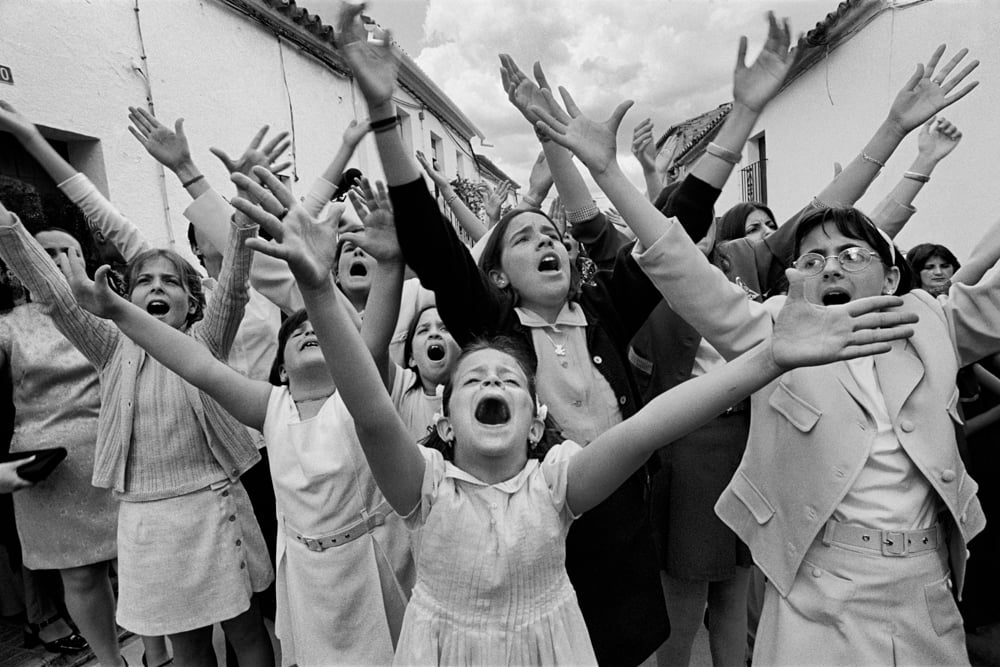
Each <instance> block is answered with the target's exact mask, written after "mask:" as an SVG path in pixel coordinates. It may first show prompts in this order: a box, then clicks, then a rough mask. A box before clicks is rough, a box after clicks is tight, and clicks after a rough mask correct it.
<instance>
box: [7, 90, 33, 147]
mask: <svg viewBox="0 0 1000 667" xmlns="http://www.w3.org/2000/svg"><path fill="white" fill-rule="evenodd" d="M0 130H3V131H4V132H10V133H11V134H13V135H14V136H15V137H17V139H18V141H23V140H24V139H25V138H26V137H28V136H31V135H32V134H34V133H36V132H38V128H36V127H35V124H34V123H32V122H31V121H30V120H28V119H27V118H26V117H25V116H24V115H23V114H22V113H21V112H19V111H18V110H17V109H15V108H14V106H13V105H12V104H10V103H9V102H5V101H4V100H0Z"/></svg>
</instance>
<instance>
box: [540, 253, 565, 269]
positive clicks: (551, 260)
mask: <svg viewBox="0 0 1000 667" xmlns="http://www.w3.org/2000/svg"><path fill="white" fill-rule="evenodd" d="M559 268H560V267H559V257H558V256H556V255H545V256H544V257H542V260H541V261H540V262H538V270H539V271H558V270H559Z"/></svg>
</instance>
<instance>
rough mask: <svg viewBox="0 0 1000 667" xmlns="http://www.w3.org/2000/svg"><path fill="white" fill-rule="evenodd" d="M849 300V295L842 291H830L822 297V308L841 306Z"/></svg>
mask: <svg viewBox="0 0 1000 667" xmlns="http://www.w3.org/2000/svg"><path fill="white" fill-rule="evenodd" d="M850 300H851V295H850V294H848V293H847V292H846V291H844V290H842V289H832V290H830V291H829V292H826V293H825V294H824V295H823V305H824V306H842V305H844V304H845V303H847V302H848V301H850Z"/></svg>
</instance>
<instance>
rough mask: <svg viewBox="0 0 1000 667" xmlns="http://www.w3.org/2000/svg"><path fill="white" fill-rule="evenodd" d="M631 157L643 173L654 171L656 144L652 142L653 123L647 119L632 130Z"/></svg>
mask: <svg viewBox="0 0 1000 667" xmlns="http://www.w3.org/2000/svg"><path fill="white" fill-rule="evenodd" d="M632 155H634V156H635V159H636V160H638V161H639V164H640V166H642V170H643V171H645V172H651V171H656V143H655V142H654V141H653V121H652V120H651V119H649V118H647V119H646V120H644V121H642V122H641V123H639V124H638V125H636V126H635V129H634V130H632Z"/></svg>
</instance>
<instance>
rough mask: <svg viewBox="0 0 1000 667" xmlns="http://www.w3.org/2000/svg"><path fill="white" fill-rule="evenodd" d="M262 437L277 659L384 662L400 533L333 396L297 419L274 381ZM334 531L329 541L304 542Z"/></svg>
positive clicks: (408, 582) (391, 632)
mask: <svg viewBox="0 0 1000 667" xmlns="http://www.w3.org/2000/svg"><path fill="white" fill-rule="evenodd" d="M264 440H265V442H266V444H267V449H268V454H269V458H270V462H271V478H272V480H273V482H274V495H275V498H276V500H277V509H278V542H277V568H276V569H277V573H276V582H277V586H276V594H277V617H276V619H275V631H276V633H277V635H278V637H279V638H280V639H281V652H282V661H283V663H284V664H286V665H291V664H298V665H301V666H302V667H306V666H308V665H332V664H350V665H385V664H388V663H389V662H391V661H392V656H393V648H394V645H395V640H396V638H397V637H398V633H399V628H400V624H401V622H402V616H403V610H404V608H405V606H406V600H407V598H408V597H409V593H410V588H411V587H412V583H413V559H412V557H411V555H410V548H409V536H408V534H407V530H406V528H405V526H404V525H403V522H402V519H400V517H399V516H398V515H397V514H395V513H394V512H393V511H392V509H391V508H390V507H389V506H388V503H386V502H385V500H384V499H383V497H382V494H381V492H379V490H378V487H377V486H376V485H375V480H374V479H373V478H372V475H371V471H370V470H369V468H368V463H367V462H366V461H365V457H364V453H363V452H362V450H361V444H360V443H359V442H358V437H357V435H356V434H355V431H354V421H353V420H352V419H351V416H350V414H349V413H348V412H347V408H346V407H345V406H344V404H343V402H342V401H341V400H340V395H339V394H334V395H333V396H331V397H330V398H328V399H327V400H326V402H325V403H324V404H323V407H322V408H321V409H320V411H319V413H318V414H317V415H316V416H315V417H313V418H311V419H307V420H305V421H301V420H300V419H299V412H298V408H297V407H296V406H295V401H294V400H293V399H292V397H291V394H289V392H288V388H287V387H275V388H274V389H272V390H271V397H270V399H269V400H268V406H267V415H266V417H265V421H264ZM379 517H384V521H382V519H381V518H379ZM366 519H368V520H367V521H366ZM354 528H356V530H352V529H354ZM348 535H350V537H347V536H348ZM334 537H335V538H336V540H335V541H336V542H337V544H336V545H335V546H329V547H328V548H325V549H322V550H312V549H316V548H318V547H319V546H320V544H319V543H318V542H317V541H322V544H323V545H328V544H329V540H331V539H332V538H334ZM314 540H316V541H314ZM310 547H312V549H311V548H310Z"/></svg>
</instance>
